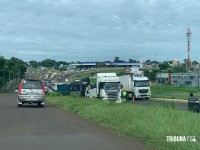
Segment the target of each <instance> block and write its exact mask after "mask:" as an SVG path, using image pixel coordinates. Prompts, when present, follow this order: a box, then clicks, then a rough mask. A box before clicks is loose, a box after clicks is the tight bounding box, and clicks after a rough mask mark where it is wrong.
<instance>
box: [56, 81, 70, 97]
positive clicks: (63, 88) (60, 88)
mask: <svg viewBox="0 0 200 150" xmlns="http://www.w3.org/2000/svg"><path fill="white" fill-rule="evenodd" d="M57 92H58V93H61V94H63V95H69V94H70V93H71V87H70V84H69V83H62V84H57Z"/></svg>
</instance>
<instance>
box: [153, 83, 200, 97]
mask: <svg viewBox="0 0 200 150" xmlns="http://www.w3.org/2000/svg"><path fill="white" fill-rule="evenodd" d="M151 93H152V98H167V99H181V100H187V99H188V97H189V94H190V93H193V94H194V95H195V96H196V97H198V98H200V89H199V88H197V87H192V86H174V85H157V86H152V87H151Z"/></svg>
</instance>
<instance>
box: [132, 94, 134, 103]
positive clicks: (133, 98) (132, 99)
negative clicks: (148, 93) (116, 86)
mask: <svg viewBox="0 0 200 150" xmlns="http://www.w3.org/2000/svg"><path fill="white" fill-rule="evenodd" d="M134 101H135V97H134V95H133V97H132V103H134Z"/></svg>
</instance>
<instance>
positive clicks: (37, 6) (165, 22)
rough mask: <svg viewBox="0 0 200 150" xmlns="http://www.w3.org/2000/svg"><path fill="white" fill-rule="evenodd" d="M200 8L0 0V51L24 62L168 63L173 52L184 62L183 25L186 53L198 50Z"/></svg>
mask: <svg viewBox="0 0 200 150" xmlns="http://www.w3.org/2000/svg"><path fill="white" fill-rule="evenodd" d="M199 7H200V2H199V1H196V0H191V1H187V0H183V1H178V0H167V1H160V0H134V1H133V0H76V1H74V0H16V1H13V0H1V1H0V50H1V52H2V54H3V55H5V56H7V57H12V55H16V56H19V57H23V59H26V60H29V59H30V60H32V59H33V58H34V59H36V60H37V59H44V58H47V57H52V58H53V56H56V59H63V60H64V59H68V60H73V59H79V60H82V61H83V60H84V61H90V60H95V59H96V60H104V58H105V59H112V58H114V57H115V56H116V55H119V56H121V57H123V58H124V59H129V57H130V56H131V57H133V56H138V57H139V56H140V57H148V56H154V54H155V53H157V55H160V58H162V59H164V58H166V59H169V58H173V57H174V54H173V52H176V53H179V55H180V56H181V55H182V56H181V57H180V59H184V58H185V55H186V54H185V53H186V52H185V50H186V33H185V32H186V29H187V27H188V26H190V27H191V30H192V51H191V52H194V53H196V52H197V51H198V43H199V41H198V34H197V33H198V32H199V31H200V29H199V25H200V19H199V17H198V14H199ZM22 54H23V55H22ZM37 54H38V55H40V56H41V57H36V56H37ZM94 55H95V57H94ZM138 59H139V58H138Z"/></svg>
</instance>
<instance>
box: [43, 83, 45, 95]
mask: <svg viewBox="0 0 200 150" xmlns="http://www.w3.org/2000/svg"><path fill="white" fill-rule="evenodd" d="M44 86H45V84H44V83H42V94H45V89H44Z"/></svg>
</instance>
